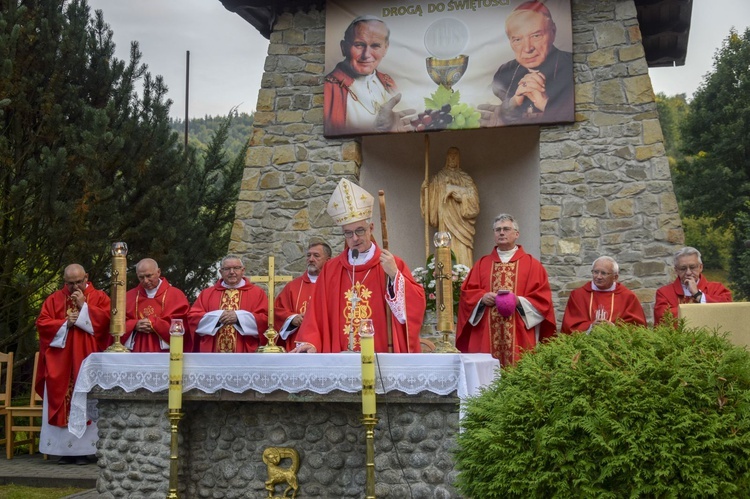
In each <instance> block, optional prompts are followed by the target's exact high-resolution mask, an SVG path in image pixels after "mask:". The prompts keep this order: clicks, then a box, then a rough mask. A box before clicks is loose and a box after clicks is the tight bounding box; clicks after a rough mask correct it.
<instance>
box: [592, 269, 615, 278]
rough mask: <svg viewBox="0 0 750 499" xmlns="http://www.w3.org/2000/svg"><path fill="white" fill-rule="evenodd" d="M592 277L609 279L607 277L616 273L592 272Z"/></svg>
mask: <svg viewBox="0 0 750 499" xmlns="http://www.w3.org/2000/svg"><path fill="white" fill-rule="evenodd" d="M591 275H593V276H602V277H607V276H611V275H614V272H604V271H603V270H592V271H591Z"/></svg>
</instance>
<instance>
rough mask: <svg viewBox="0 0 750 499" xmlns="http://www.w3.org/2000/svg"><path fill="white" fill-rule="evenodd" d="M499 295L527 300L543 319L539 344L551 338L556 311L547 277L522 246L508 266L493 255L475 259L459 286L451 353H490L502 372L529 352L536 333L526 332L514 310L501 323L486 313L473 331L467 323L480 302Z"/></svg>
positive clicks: (494, 314) (488, 310)
mask: <svg viewBox="0 0 750 499" xmlns="http://www.w3.org/2000/svg"><path fill="white" fill-rule="evenodd" d="M499 289H507V290H510V291H511V292H513V293H514V294H515V295H516V296H521V297H523V298H526V299H527V300H528V301H529V303H531V304H532V305H533V306H534V307H535V308H536V309H537V310H538V311H539V313H540V314H541V315H542V316H543V317H544V320H543V321H542V322H541V323H540V324H539V325H538V327H539V339H540V340H541V339H544V338H549V337H551V336H552V335H554V334H555V331H556V324H555V311H554V309H553V308H552V292H551V291H550V287H549V280H548V278H547V271H546V270H544V267H543V266H542V264H541V263H540V262H539V261H538V260H536V259H535V258H534V257H532V256H531V255H529V254H527V253H526V252H525V251H524V250H523V248H522V247H521V246H518V250H517V251H516V253H515V254H514V255H513V257H512V258H511V259H510V261H509V262H508V263H503V262H502V261H501V260H500V257H499V256H498V254H497V251H496V250H493V251H492V252H491V253H490V254H489V255H486V256H483V257H482V258H480V259H479V261H478V262H477V263H476V264H475V265H474V267H473V268H472V269H471V271H470V272H469V275H468V276H466V280H465V281H464V283H463V285H462V286H461V299H460V302H459V307H458V320H457V322H456V324H457V326H456V348H458V349H459V350H460V351H462V352H467V353H480V352H484V353H491V354H492V356H493V357H495V358H496V359H498V360H500V364H501V365H503V366H505V365H508V364H513V363H515V362H516V361H517V360H518V359H519V358H520V356H521V353H522V352H523V351H524V350H529V349H532V348H534V346H535V345H536V331H535V327H531V328H527V327H526V325H525V324H524V321H523V318H522V316H521V314H520V312H519V311H518V310H517V309H516V311H515V312H514V313H513V315H512V316H511V317H509V318H504V317H502V316H501V315H500V314H499V313H498V311H497V308H496V307H494V306H493V307H486V308H485V309H484V314H483V315H482V318H481V319H480V320H479V322H478V323H477V325H476V326H472V324H471V323H470V322H469V319H470V318H471V315H472V313H473V312H474V309H475V308H476V306H477V304H478V303H479V302H480V300H481V299H482V296H483V295H484V294H485V293H488V292H490V291H497V290H499Z"/></svg>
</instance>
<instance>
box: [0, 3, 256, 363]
mask: <svg viewBox="0 0 750 499" xmlns="http://www.w3.org/2000/svg"><path fill="white" fill-rule="evenodd" d="M140 57H141V54H140V51H139V49H138V44H137V43H136V42H134V43H132V45H131V51H130V60H129V61H127V62H125V61H121V60H118V59H117V58H115V57H114V43H113V42H112V32H111V30H110V29H109V26H108V25H107V24H106V23H105V22H104V19H103V15H102V13H101V11H97V12H96V13H95V14H94V15H93V16H92V14H91V12H90V9H89V7H88V5H87V4H86V2H85V0H30V1H24V2H17V1H15V0H9V1H3V9H2V10H0V212H2V217H0V349H2V350H6V349H8V348H16V347H18V348H19V349H21V350H24V351H25V352H29V351H33V350H34V349H36V341H35V334H34V326H33V320H34V318H35V316H36V314H37V313H38V310H39V307H40V304H41V301H42V300H43V299H44V298H45V296H46V295H47V294H49V293H50V292H51V291H52V290H54V289H56V288H58V287H59V284H60V282H61V274H62V268H63V267H64V266H65V265H66V264H68V263H71V262H78V263H81V264H82V265H84V266H85V267H86V269H87V271H88V272H89V277H90V279H91V280H92V281H93V282H94V283H95V284H96V285H97V286H98V287H105V288H106V287H107V285H108V270H109V266H110V256H109V246H110V244H111V243H112V242H113V241H120V240H121V241H126V242H127V243H128V245H129V247H130V255H129V260H130V261H131V263H133V262H136V261H137V260H138V259H140V258H142V257H146V256H149V257H153V258H155V259H157V261H159V263H160V266H161V267H162V272H163V274H164V275H166V276H167V277H168V278H169V279H170V281H172V282H173V283H174V284H176V285H177V286H179V287H182V288H183V290H184V291H185V292H186V293H188V294H192V293H194V292H195V291H196V290H197V289H198V288H200V287H202V286H203V285H204V284H205V283H206V280H207V279H208V278H209V277H211V276H213V275H214V272H213V270H212V266H213V265H214V264H215V262H216V260H217V259H218V258H219V257H220V256H221V255H222V254H223V253H224V252H225V251H226V247H227V245H228V236H229V229H230V225H231V221H232V217H233V208H234V204H235V202H236V199H237V193H238V189H239V180H240V178H241V174H242V161H243V157H242V156H243V153H242V152H241V153H240V155H239V156H238V157H237V158H235V159H228V158H226V157H225V154H224V153H223V152H222V144H223V143H224V141H225V140H226V130H227V128H226V127H228V126H229V125H228V123H227V124H226V127H224V128H222V129H220V130H219V131H218V132H217V133H216V135H215V137H214V140H213V141H212V142H211V144H210V146H209V147H208V149H207V150H206V151H204V152H202V153H200V152H198V151H196V150H193V149H190V150H188V151H184V150H182V148H181V146H180V143H179V141H178V136H177V134H176V133H175V132H174V131H173V130H171V129H170V121H169V117H168V111H169V106H170V104H171V102H170V101H169V100H167V99H166V96H165V95H166V91H167V87H166V85H165V84H164V82H163V80H162V78H161V77H160V76H157V77H153V76H152V75H151V74H150V73H149V72H148V71H147V67H146V66H145V65H144V64H142V63H141V62H140ZM200 156H202V157H203V158H202V159H203V160H202V161H199V157H200ZM131 274H134V273H132V272H131ZM134 282H135V278H134V276H133V275H131V283H134Z"/></svg>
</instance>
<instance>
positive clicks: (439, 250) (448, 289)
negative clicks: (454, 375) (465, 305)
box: [433, 232, 458, 353]
mask: <svg viewBox="0 0 750 499" xmlns="http://www.w3.org/2000/svg"><path fill="white" fill-rule="evenodd" d="M433 242H434V243H435V288H436V291H437V296H436V307H435V309H436V312H437V331H438V332H439V333H441V334H442V335H443V338H442V340H440V341H438V342H437V344H436V345H435V352H436V353H457V352H458V349H457V348H456V347H455V345H454V342H453V341H451V338H450V336H451V335H452V334H454V333H455V329H456V328H455V325H454V324H453V265H452V264H451V263H452V262H451V235H450V233H449V232H436V233H435V237H434V239H433Z"/></svg>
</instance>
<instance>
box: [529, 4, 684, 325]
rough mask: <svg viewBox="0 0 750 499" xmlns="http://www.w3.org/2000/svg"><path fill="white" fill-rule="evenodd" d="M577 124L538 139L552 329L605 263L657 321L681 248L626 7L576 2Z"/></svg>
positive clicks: (636, 32) (637, 36)
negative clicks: (660, 297)
mask: <svg viewBox="0 0 750 499" xmlns="http://www.w3.org/2000/svg"><path fill="white" fill-rule="evenodd" d="M573 61H574V65H575V66H574V75H575V85H576V88H575V90H576V91H575V99H576V118H575V119H576V122H575V123H574V124H572V125H568V126H555V127H543V128H542V129H541V135H540V140H539V142H540V146H539V148H540V151H539V157H540V165H541V173H542V176H541V186H540V189H541V218H542V224H541V232H542V248H541V255H542V263H543V264H544V265H545V267H546V268H547V271H548V272H549V276H550V284H551V286H552V291H553V297H554V298H555V301H556V303H555V309H556V310H557V319H558V324H559V323H560V322H561V321H562V312H563V311H564V309H565V304H566V303H567V297H568V295H569V294H570V291H571V290H572V289H575V288H576V287H578V286H580V285H582V284H583V283H584V282H586V281H587V280H589V279H590V268H591V263H592V262H593V260H594V259H595V258H596V257H598V256H601V255H609V256H612V257H613V258H615V259H616V260H617V262H618V263H619V265H620V275H621V280H625V281H626V282H627V286H628V287H629V288H630V289H632V290H633V291H634V292H635V293H636V295H638V298H639V299H640V300H641V302H642V303H643V305H644V309H645V311H646V315H647V317H648V318H649V320H652V319H653V301H654V295H655V292H656V288H658V287H659V286H661V285H664V284H666V283H667V282H669V281H670V280H671V278H670V277H669V269H670V268H671V264H670V262H671V255H672V254H673V253H674V252H675V251H676V250H677V249H678V248H679V246H680V245H681V244H682V243H683V238H684V236H683V232H682V227H681V223H680V217H679V212H678V209H677V200H676V198H675V195H674V190H673V187H672V179H671V176H670V172H669V163H668V160H667V157H666V155H665V151H664V138H663V136H662V132H661V125H660V124H659V116H658V114H657V110H656V103H655V101H654V93H653V89H652V87H651V79H650V78H649V76H648V66H647V64H646V59H645V55H644V51H643V45H642V44H641V32H640V29H639V26H638V19H637V17H636V9H635V5H634V3H633V1H632V0H627V1H616V0H609V1H600V0H574V1H573Z"/></svg>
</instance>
